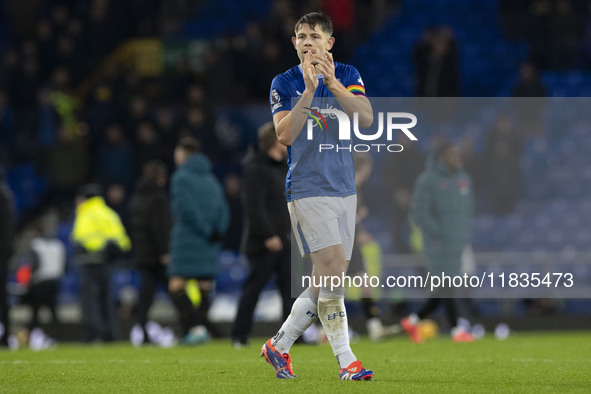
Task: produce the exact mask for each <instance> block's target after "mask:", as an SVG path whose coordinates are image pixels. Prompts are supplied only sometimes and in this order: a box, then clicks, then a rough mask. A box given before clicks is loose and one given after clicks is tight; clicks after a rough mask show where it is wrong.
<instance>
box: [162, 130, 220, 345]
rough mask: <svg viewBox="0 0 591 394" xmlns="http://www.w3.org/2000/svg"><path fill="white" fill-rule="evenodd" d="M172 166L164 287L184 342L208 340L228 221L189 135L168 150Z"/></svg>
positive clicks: (205, 161) (216, 188)
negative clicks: (194, 287) (194, 289)
mask: <svg viewBox="0 0 591 394" xmlns="http://www.w3.org/2000/svg"><path fill="white" fill-rule="evenodd" d="M174 159H175V163H176V165H177V169H176V171H175V172H174V174H173V176H172V179H171V185H170V204H171V211H172V218H173V226H172V232H171V235H170V263H169V264H168V266H167V273H168V276H169V280H168V290H169V292H170V295H171V298H172V302H173V303H174V305H175V307H176V309H177V311H178V314H179V318H180V322H181V328H182V330H183V331H182V335H183V336H184V337H183V340H182V341H181V343H183V344H187V345H196V344H201V343H204V342H206V341H207V340H209V338H210V335H211V334H210V332H211V331H212V326H211V324H210V323H209V320H208V312H209V306H210V295H211V292H212V291H213V289H214V285H215V277H216V275H217V273H218V255H219V252H220V249H221V241H222V237H223V235H224V233H225V232H226V230H227V228H228V224H229V209H228V205H227V203H226V199H225V198H224V192H223V188H222V186H221V184H220V183H219V181H218V180H217V179H216V178H215V177H214V176H213V174H212V173H211V162H210V161H209V159H208V158H207V157H206V156H205V155H204V154H203V153H202V152H201V144H200V143H199V141H198V140H196V139H195V138H192V137H185V138H182V139H181V140H180V141H179V143H178V145H177V147H176V149H175V152H174ZM193 279H194V280H197V284H198V294H199V302H198V304H199V305H198V306H197V307H195V305H194V304H193V302H192V300H191V299H190V298H189V296H188V295H187V281H188V280H193Z"/></svg>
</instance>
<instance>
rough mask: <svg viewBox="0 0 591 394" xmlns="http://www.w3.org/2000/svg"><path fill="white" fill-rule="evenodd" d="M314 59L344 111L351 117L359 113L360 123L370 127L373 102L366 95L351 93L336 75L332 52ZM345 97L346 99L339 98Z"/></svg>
mask: <svg viewBox="0 0 591 394" xmlns="http://www.w3.org/2000/svg"><path fill="white" fill-rule="evenodd" d="M314 61H315V62H317V64H316V69H317V70H318V71H320V72H321V73H322V75H323V81H324V85H325V86H326V87H327V88H328V89H329V90H330V92H331V93H332V95H333V96H335V98H336V99H337V101H338V102H339V104H340V105H341V107H342V108H343V111H345V113H346V114H347V115H349V117H350V118H351V119H352V118H353V113H354V112H357V113H358V114H359V125H360V126H361V127H369V126H371V124H372V123H373V110H372V109H371V103H370V102H369V100H368V99H367V97H365V96H357V95H355V94H353V93H351V92H350V91H349V90H347V88H346V87H345V86H343V84H342V83H340V82H339V81H338V80H337V78H336V77H335V65H334V60H333V57H332V53H330V52H328V54H327V55H326V58H322V57H320V56H316V57H315V58H314ZM341 98H345V100H339V99H341Z"/></svg>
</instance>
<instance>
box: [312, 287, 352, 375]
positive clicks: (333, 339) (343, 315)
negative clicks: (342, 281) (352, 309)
mask: <svg viewBox="0 0 591 394" xmlns="http://www.w3.org/2000/svg"><path fill="white" fill-rule="evenodd" d="M318 316H319V318H320V322H321V323H322V326H323V327H324V332H325V333H326V337H327V338H328V342H329V343H330V346H331V347H332V352H333V353H334V355H335V357H336V358H337V361H338V362H339V366H340V367H341V368H346V367H348V366H349V364H351V363H352V362H354V361H357V358H356V357H355V355H354V354H353V352H352V351H351V346H350V345H349V325H348V321H347V310H346V309H345V288H344V287H340V288H336V289H333V290H331V289H329V288H326V287H321V288H320V293H319V295H318Z"/></svg>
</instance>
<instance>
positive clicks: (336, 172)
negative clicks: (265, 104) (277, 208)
mask: <svg viewBox="0 0 591 394" xmlns="http://www.w3.org/2000/svg"><path fill="white" fill-rule="evenodd" d="M335 77H336V78H337V79H338V80H339V81H340V82H341V84H343V86H345V87H346V88H347V90H349V91H350V92H351V93H353V94H355V95H363V96H365V87H364V85H363V80H362V79H361V76H360V75H359V71H357V69H355V67H353V66H349V65H346V64H342V63H339V62H335ZM318 78H319V81H318V82H319V83H318V88H317V89H316V92H315V93H314V99H313V101H312V108H314V107H316V108H324V109H328V108H331V107H333V108H337V109H340V108H338V107H337V106H338V103H337V101H336V99H335V98H334V96H333V95H332V93H331V91H330V90H329V89H328V88H327V87H326V86H324V84H323V81H322V75H319V76H318ZM305 89H306V85H305V83H304V76H303V73H302V66H301V65H298V66H295V67H292V68H290V69H289V70H287V71H286V72H284V73H282V74H279V75H277V76H276V77H275V78H274V79H273V82H272V83H271V93H270V96H269V101H270V105H271V112H272V114H273V115H275V114H276V113H277V112H281V111H290V110H291V108H292V98H297V97H300V96H301V95H302V92H303V91H304V90H305ZM323 98H326V99H325V100H323ZM295 102H297V100H295ZM326 120H327V122H328V128H327V130H324V131H323V132H315V133H314V140H313V141H304V142H303V143H298V144H297V146H296V145H295V144H292V146H288V147H287V152H288V157H287V163H288V166H289V170H288V173H287V178H286V182H285V188H286V196H287V201H292V200H297V199H300V198H306V197H320V196H332V197H345V196H350V195H352V194H355V193H356V189H355V169H354V166H353V156H352V153H351V152H349V151H348V150H347V149H346V148H347V147H350V145H351V141H345V140H339V139H338V126H337V122H336V120H331V119H330V118H327V119H326ZM305 133H306V130H305V127H304V130H302V132H301V134H300V136H302V134H305ZM302 140H303V139H300V138H299V137H298V142H299V141H302ZM321 143H322V144H331V145H333V146H335V147H336V146H339V147H340V148H343V149H340V150H339V151H338V152H337V151H336V149H335V150H332V151H324V152H319V151H318V146H319V144H321ZM294 146H295V149H297V151H296V152H295V154H294V152H293V151H292V147H294Z"/></svg>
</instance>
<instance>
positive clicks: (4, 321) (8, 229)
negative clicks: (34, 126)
mask: <svg viewBox="0 0 591 394" xmlns="http://www.w3.org/2000/svg"><path fill="white" fill-rule="evenodd" d="M14 208H15V206H14V197H13V194H12V192H11V191H10V188H9V187H8V184H7V183H6V181H5V179H4V168H2V167H0V218H2V219H1V220H0V325H1V326H0V348H1V347H8V334H9V332H8V330H9V328H10V324H9V320H8V294H7V293H6V281H7V279H8V264H9V263H10V258H11V257H12V254H13V252H14V226H15V220H16V218H15V209H14Z"/></svg>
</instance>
